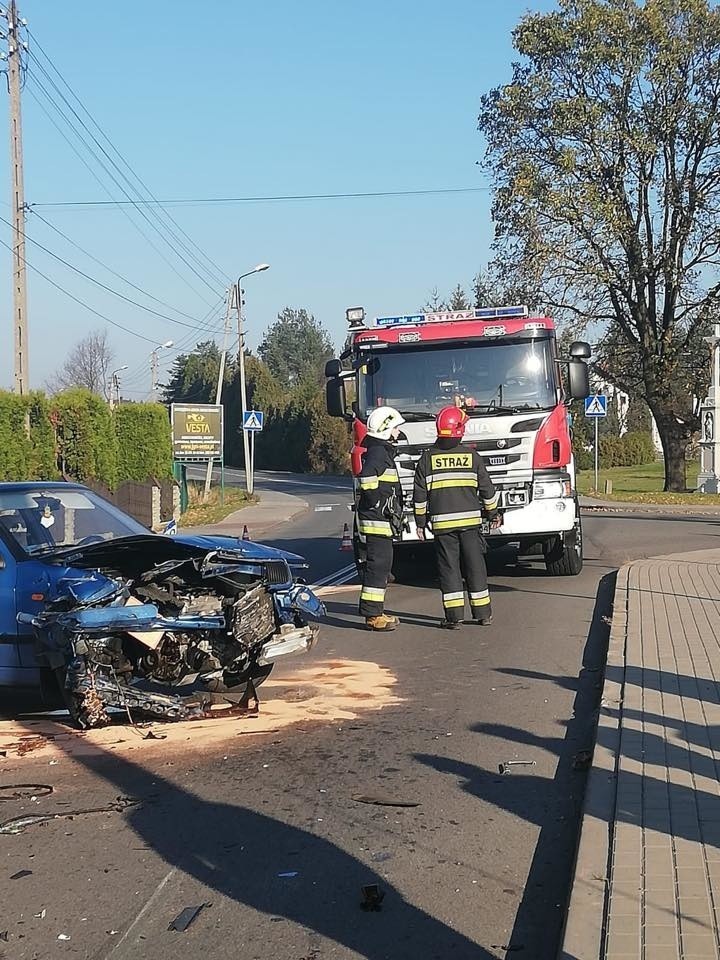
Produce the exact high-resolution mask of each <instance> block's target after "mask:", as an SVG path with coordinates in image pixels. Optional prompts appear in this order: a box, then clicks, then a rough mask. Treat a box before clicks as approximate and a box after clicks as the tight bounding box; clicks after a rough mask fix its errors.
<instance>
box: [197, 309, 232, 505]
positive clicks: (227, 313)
mask: <svg viewBox="0 0 720 960" xmlns="http://www.w3.org/2000/svg"><path fill="white" fill-rule="evenodd" d="M231 299H232V298H231V296H230V290H228V291H227V299H226V301H225V330H224V333H223V348H222V353H221V354H220V367H219V369H218V379H217V387H216V389H215V405H216V406H219V405H220V402H221V401H222V388H223V381H224V380H225V362H226V357H227V348H228V340H229V338H230V301H231ZM212 469H213V461H212V459H210V460H208V465H207V473H206V474H205V491H204V493H203V500H207V498H208V494H209V493H210V481H211V480H212Z"/></svg>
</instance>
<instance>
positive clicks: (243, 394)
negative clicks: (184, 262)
mask: <svg viewBox="0 0 720 960" xmlns="http://www.w3.org/2000/svg"><path fill="white" fill-rule="evenodd" d="M269 268H270V264H269V263H259V264H258V265H257V266H256V267H254V268H253V269H252V270H248V272H247V273H241V274H240V276H239V277H238V282H237V287H236V297H237V331H238V369H239V372H240V406H241V409H242V427H243V432H242V433H243V451H244V454H245V487H246V489H247V492H248V496H252V493H253V489H254V476H253V474H254V463H253V461H254V455H255V434H254V433H253V434H252V438H251V437H250V436H249V431H248V430H245V413H246V411H247V387H246V384H245V332H244V330H243V314H242V308H243V289H242V284H241V282H240V281H241V280H244V279H245V277H251V276H252V275H253V274H254V273H262V272H263V271H264V270H268V269H269Z"/></svg>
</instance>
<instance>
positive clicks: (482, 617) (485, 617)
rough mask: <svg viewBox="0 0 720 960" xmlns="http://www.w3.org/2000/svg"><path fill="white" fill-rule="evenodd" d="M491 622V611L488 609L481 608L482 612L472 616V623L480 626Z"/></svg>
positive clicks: (485, 625)
mask: <svg viewBox="0 0 720 960" xmlns="http://www.w3.org/2000/svg"><path fill="white" fill-rule="evenodd" d="M492 622H493V618H492V613H490V611H489V610H483V612H482V613H479V614H477V615H476V616H474V617H473V623H476V624H478V626H480V627H489V626H490V625H491V624H492Z"/></svg>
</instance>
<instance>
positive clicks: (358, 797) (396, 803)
mask: <svg viewBox="0 0 720 960" xmlns="http://www.w3.org/2000/svg"><path fill="white" fill-rule="evenodd" d="M352 799H353V800H355V802H356V803H370V804H373V805H374V806H376V807H419V806H421V804H420V802H419V801H417V800H398V799H397V798H395V797H383V796H373V795H367V794H364V793H354V794H353V796H352Z"/></svg>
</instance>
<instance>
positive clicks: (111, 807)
mask: <svg viewBox="0 0 720 960" xmlns="http://www.w3.org/2000/svg"><path fill="white" fill-rule="evenodd" d="M138 803H140V801H139V800H133V798H132V797H118V798H117V800H116V801H115V802H114V803H108V804H106V805H105V806H102V807H90V808H88V809H86V810H63V812H62V813H45V814H42V813H36V814H32V815H28V816H26V817H13V818H12V820H5V822H4V823H0V836H2V835H6V836H7V835H10V836H14V835H16V834H18V833H23V831H25V830H26V829H27V828H28V827H32V826H35V824H38V823H47V822H48V821H49V820H73V819H75V817H85V816H89V815H90V814H93V813H123V812H124V811H125V810H127V809H128V807H134V806H137V804H138Z"/></svg>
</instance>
